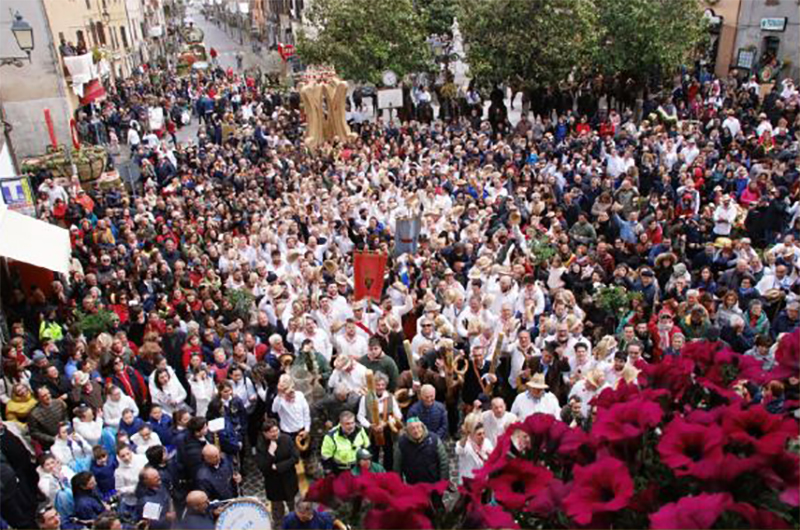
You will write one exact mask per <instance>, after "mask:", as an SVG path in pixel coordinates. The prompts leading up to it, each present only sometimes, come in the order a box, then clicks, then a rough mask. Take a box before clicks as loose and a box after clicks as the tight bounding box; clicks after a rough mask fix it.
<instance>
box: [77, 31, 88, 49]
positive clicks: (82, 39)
mask: <svg viewBox="0 0 800 530" xmlns="http://www.w3.org/2000/svg"><path fill="white" fill-rule="evenodd" d="M75 37H76V38H77V39H78V46H79V47H86V38H85V37H84V36H83V31H81V30H78V31H76V32H75Z"/></svg>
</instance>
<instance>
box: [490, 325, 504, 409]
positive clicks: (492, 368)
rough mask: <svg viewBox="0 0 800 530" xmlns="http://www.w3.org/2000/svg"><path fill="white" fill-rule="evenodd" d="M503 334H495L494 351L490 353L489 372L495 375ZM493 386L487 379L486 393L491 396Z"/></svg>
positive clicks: (501, 348)
mask: <svg viewBox="0 0 800 530" xmlns="http://www.w3.org/2000/svg"><path fill="white" fill-rule="evenodd" d="M504 338H505V336H504V335H503V332H502V331H501V332H500V333H498V334H497V343H496V344H495V345H494V353H493V354H492V362H491V363H489V373H490V374H492V375H495V372H496V371H497V363H498V362H499V359H500V352H501V351H502V350H503V339H504ZM493 388H494V383H493V382H491V381H489V384H488V385H486V395H487V396H489V397H492V390H493Z"/></svg>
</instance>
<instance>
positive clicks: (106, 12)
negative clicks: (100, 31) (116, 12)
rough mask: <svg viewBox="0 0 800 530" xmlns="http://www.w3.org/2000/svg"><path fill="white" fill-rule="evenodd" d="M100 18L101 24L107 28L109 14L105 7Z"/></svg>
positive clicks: (109, 20) (109, 19) (109, 18)
mask: <svg viewBox="0 0 800 530" xmlns="http://www.w3.org/2000/svg"><path fill="white" fill-rule="evenodd" d="M100 16H101V17H102V18H103V23H104V24H105V25H106V26H108V25H109V23H110V22H111V14H110V13H109V12H108V8H107V7H106V8H103V12H102V13H101V14H100Z"/></svg>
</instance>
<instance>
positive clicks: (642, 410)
mask: <svg viewBox="0 0 800 530" xmlns="http://www.w3.org/2000/svg"><path fill="white" fill-rule="evenodd" d="M662 415H663V411H662V410H661V406H660V405H659V404H658V403H654V402H652V401H645V400H642V399H637V400H635V401H627V402H624V403H617V404H616V405H612V406H611V407H610V408H607V409H600V410H599V411H598V413H597V421H596V422H595V424H594V425H593V427H592V434H593V435H594V436H596V437H597V439H599V440H601V441H604V442H609V443H612V444H614V443H619V442H627V441H633V440H637V439H639V438H641V436H642V435H643V434H644V433H645V432H646V431H648V430H649V429H652V428H654V427H655V426H656V425H658V424H659V422H661V417H662Z"/></svg>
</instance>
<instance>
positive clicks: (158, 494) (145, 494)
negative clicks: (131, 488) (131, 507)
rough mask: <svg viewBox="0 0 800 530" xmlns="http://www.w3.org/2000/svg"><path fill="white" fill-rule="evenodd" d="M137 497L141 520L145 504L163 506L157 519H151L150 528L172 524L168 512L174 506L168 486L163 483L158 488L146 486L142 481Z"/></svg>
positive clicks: (137, 513)
mask: <svg viewBox="0 0 800 530" xmlns="http://www.w3.org/2000/svg"><path fill="white" fill-rule="evenodd" d="M136 499H137V502H136V517H137V519H138V520H139V521H141V520H142V519H144V516H143V513H144V507H145V505H146V504H148V503H154V504H158V505H159V506H161V513H160V514H159V517H158V520H157V521H153V520H150V528H152V529H153V530H158V529H164V528H169V527H170V526H171V524H172V523H171V522H170V521H168V520H167V518H166V516H167V512H169V511H170V510H171V507H172V500H171V499H170V496H169V492H168V491H167V488H165V487H164V486H163V485H162V486H161V487H160V488H158V489H153V488H145V487H143V486H142V483H141V482H140V483H139V487H138V488H137V489H136Z"/></svg>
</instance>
